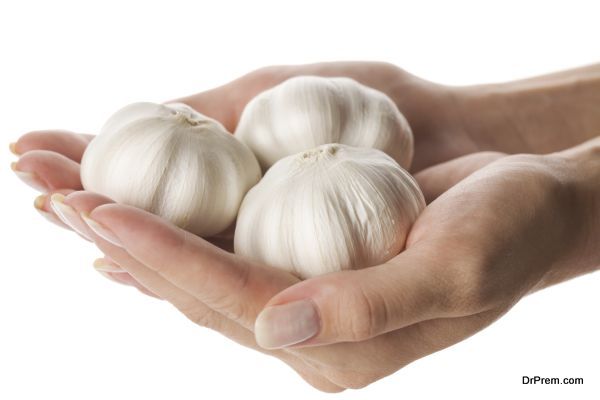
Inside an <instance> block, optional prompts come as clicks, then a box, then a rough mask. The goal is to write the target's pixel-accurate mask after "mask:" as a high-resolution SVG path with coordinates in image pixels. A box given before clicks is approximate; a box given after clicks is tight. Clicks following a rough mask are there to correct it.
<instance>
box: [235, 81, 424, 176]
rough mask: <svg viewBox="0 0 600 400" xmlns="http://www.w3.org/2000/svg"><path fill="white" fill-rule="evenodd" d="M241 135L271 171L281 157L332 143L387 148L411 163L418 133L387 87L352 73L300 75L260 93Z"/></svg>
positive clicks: (245, 114) (238, 130)
mask: <svg viewBox="0 0 600 400" xmlns="http://www.w3.org/2000/svg"><path fill="white" fill-rule="evenodd" d="M235 135H236V136H237V137H238V138H239V139H240V140H241V141H243V142H244V143H246V144H247V145H248V146H249V147H250V149H252V151H253V152H254V154H255V155H256V158H258V161H259V163H260V165H261V167H262V169H263V171H266V170H267V169H268V168H269V167H270V166H271V165H273V164H274V163H275V162H276V161H277V160H279V159H281V158H283V157H285V156H288V155H291V154H295V153H298V152H300V151H304V150H309V149H312V148H314V147H317V146H320V145H322V144H327V143H342V144H347V145H351V146H355V147H370V148H375V149H379V150H382V151H383V152H385V153H387V154H388V155H389V156H390V157H392V158H393V159H394V160H396V161H397V162H398V164H400V165H401V166H402V167H404V168H405V169H408V168H409V167H410V164H411V162H412V157H413V135H412V131H411V129H410V126H409V124H408V122H407V120H406V118H405V117H404V116H403V115H402V113H400V111H399V110H398V108H397V107H396V104H395V103H394V102H393V101H392V100H391V99H390V98H389V97H388V96H387V95H386V94H384V93H382V92H380V91H378V90H375V89H372V88H369V87H367V86H364V85H362V84H360V83H358V82H357V81H355V80H353V79H350V78H343V77H340V78H324V77H318V76H298V77H294V78H290V79H288V80H286V81H284V82H283V83H281V84H279V85H277V86H275V87H273V88H271V89H268V90H266V91H264V92H262V93H260V94H258V95H257V96H256V97H254V98H253V99H252V100H251V101H250V102H249V103H248V104H247V105H246V107H245V108H244V110H243V111H242V114H241V116H240V120H239V123H238V126H237V128H236V130H235Z"/></svg>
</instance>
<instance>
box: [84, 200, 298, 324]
mask: <svg viewBox="0 0 600 400" xmlns="http://www.w3.org/2000/svg"><path fill="white" fill-rule="evenodd" d="M86 222H87V223H88V225H89V226H91V227H92V228H93V230H94V232H95V234H97V235H99V236H101V237H103V238H104V239H105V240H107V241H109V242H111V243H113V244H114V245H116V246H119V247H122V248H124V249H126V250H127V252H128V253H129V254H131V255H132V256H133V257H134V258H135V259H137V260H138V261H139V262H140V263H141V264H143V265H144V266H145V267H146V268H148V269H150V270H151V271H153V272H155V273H157V274H159V275H160V276H162V277H163V278H164V279H165V280H166V281H168V282H170V283H172V284H173V285H175V286H177V287H178V288H181V289H183V290H184V291H186V292H187V293H189V294H191V295H193V296H195V297H196V298H198V299H199V300H200V301H202V302H203V303H205V304H206V305H207V306H209V307H210V308H212V309H214V310H216V311H217V312H219V313H221V314H223V315H224V316H226V317H228V318H230V319H232V320H234V321H236V322H238V323H239V324H240V325H242V326H244V327H246V328H248V329H251V328H253V326H254V320H255V318H256V315H257V314H258V312H259V311H260V309H261V308H262V306H263V305H264V304H265V303H266V302H267V300H268V299H269V298H270V297H272V296H273V295H274V294H275V293H277V292H278V291H280V290H282V289H283V288H285V287H287V286H290V285H291V284H293V283H296V282H298V279H297V278H295V277H294V276H292V275H291V274H288V273H287V272H284V271H281V270H275V269H270V268H262V267H259V266H256V265H254V264H250V263H248V262H246V261H245V260H243V259H241V258H239V257H237V256H235V255H233V254H230V253H227V252H225V251H223V250H221V249H219V248H217V247H215V246H213V245H212V244H210V243H208V242H207V241H205V240H203V239H201V238H199V237H197V236H194V235H192V234H190V233H189V232H186V231H184V230H182V229H180V228H177V227H176V226H174V225H173V224H171V223H169V222H167V221H165V220H163V219H161V218H159V217H158V216H156V215H153V214H150V213H148V212H145V211H143V210H140V209H136V208H134V207H130V206H125V205H118V204H105V205H102V206H99V207H97V208H95V209H94V210H93V211H92V213H91V214H90V216H89V218H87V219H86ZM132 275H134V276H135V274H133V273H132Z"/></svg>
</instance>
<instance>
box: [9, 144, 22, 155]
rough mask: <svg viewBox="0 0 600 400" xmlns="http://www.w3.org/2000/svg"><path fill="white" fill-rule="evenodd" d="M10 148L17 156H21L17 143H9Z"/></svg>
mask: <svg viewBox="0 0 600 400" xmlns="http://www.w3.org/2000/svg"><path fill="white" fill-rule="evenodd" d="M8 148H9V149H10V152H11V153H13V154H14V155H15V156H20V154H19V153H18V152H17V144H16V143H15V142H12V143H9V144H8Z"/></svg>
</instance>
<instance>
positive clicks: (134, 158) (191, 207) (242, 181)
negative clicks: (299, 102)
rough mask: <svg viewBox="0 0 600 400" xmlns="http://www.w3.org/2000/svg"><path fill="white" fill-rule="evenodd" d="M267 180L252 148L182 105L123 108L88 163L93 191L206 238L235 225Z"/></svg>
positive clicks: (91, 149) (86, 179)
mask: <svg viewBox="0 0 600 400" xmlns="http://www.w3.org/2000/svg"><path fill="white" fill-rule="evenodd" d="M260 177H261V171H260V166H259V164H258V162H257V160H256V157H254V155H253V154H252V152H251V151H250V149H249V148H248V147H247V146H246V145H245V144H243V143H242V142H240V141H239V140H238V139H236V138H235V137H234V136H233V135H231V134H230V133H228V132H227V130H226V129H225V128H224V127H223V126H222V125H221V124H220V123H219V122H217V121H216V120H213V119H211V118H209V117H206V116H205V115H202V114H200V113H199V112H197V111H195V110H194V109H192V108H191V107H189V106H187V105H185V104H180V103H173V104H167V105H161V104H154V103H134V104H131V105H129V106H126V107H124V108H122V109H121V110H119V111H117V112H116V113H115V114H114V115H112V116H111V117H110V118H109V119H108V121H107V122H106V123H105V125H104V126H103V128H102V130H101V132H100V134H99V135H98V136H97V137H96V138H94V140H92V142H91V143H90V144H89V146H88V147H87V149H86V151H85V153H84V155H83V158H82V160H81V181H82V183H83V187H84V188H85V189H86V190H90V191H93V192H97V193H100V194H102V195H105V196H108V197H110V198H112V199H113V200H115V201H116V202H119V203H123V204H129V205H133V206H136V207H139V208H143V209H145V210H147V211H150V212H152V213H155V214H158V215H160V216H162V217H164V218H166V219H168V220H170V221H171V222H173V223H174V224H176V225H178V226H180V227H182V228H184V229H186V230H188V231H190V232H192V233H195V234H197V235H199V236H205V237H207V236H213V235H215V234H218V233H220V232H222V231H224V230H225V229H227V228H228V227H229V226H230V225H232V224H233V222H234V221H235V218H236V216H237V212H238V210H239V206H240V204H241V202H242V199H243V197H244V195H245V194H246V192H247V191H248V190H249V189H250V188H251V187H252V186H253V185H254V184H256V182H258V181H259V179H260Z"/></svg>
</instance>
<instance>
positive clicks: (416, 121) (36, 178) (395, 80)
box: [11, 62, 497, 279]
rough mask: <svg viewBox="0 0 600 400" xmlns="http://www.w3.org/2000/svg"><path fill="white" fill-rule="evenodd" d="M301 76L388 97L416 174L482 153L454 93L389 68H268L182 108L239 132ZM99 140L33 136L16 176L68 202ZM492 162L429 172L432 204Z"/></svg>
mask: <svg viewBox="0 0 600 400" xmlns="http://www.w3.org/2000/svg"><path fill="white" fill-rule="evenodd" d="M297 75H319V76H348V77H351V78H354V79H356V80H357V81H360V82H362V83H363V84H366V85H368V86H371V87H374V88H376V89H379V90H381V91H383V92H385V93H387V94H388V95H389V96H390V97H391V98H392V99H393V100H394V101H395V102H396V103H397V104H398V106H399V107H400V109H401V110H402V112H403V113H404V114H405V116H406V117H407V119H408V121H409V123H410V124H411V126H412V129H413V132H414V136H415V146H416V156H415V159H414V163H413V167H414V169H415V170H419V169H423V168H424V167H427V166H430V165H431V164H433V163H437V162H441V161H446V160H447V159H449V158H451V157H452V156H454V155H457V154H458V153H457V152H456V151H457V150H458V149H459V148H464V149H467V150H465V152H470V151H474V150H475V149H476V146H475V144H473V143H471V142H470V139H468V138H466V136H464V135H460V132H461V129H460V126H459V124H458V121H459V118H457V117H456V115H457V113H456V110H454V104H455V103H454V102H453V99H452V96H451V95H450V94H449V89H448V88H446V87H443V86H441V85H436V84H433V83H430V82H426V81H423V80H421V79H418V78H416V77H414V76H412V75H410V74H408V73H406V72H405V71H402V70H401V69H399V68H397V67H395V66H393V65H391V64H386V63H378V62H331V63H319V64H307V65H297V66H273V67H266V68H261V69H259V70H256V71H253V72H251V73H249V74H247V75H244V76H242V77H240V78H238V79H236V80H234V81H232V82H230V83H227V84H226V85H223V86H220V87H217V88H215V89H212V90H208V91H206V92H202V93H199V94H196V95H193V96H189V97H185V98H182V99H177V100H176V101H180V102H184V103H187V104H189V105H190V106H192V107H194V108H195V109H197V110H198V111H200V112H202V113H204V114H206V115H208V116H210V117H213V118H215V119H217V120H219V121H220V122H222V123H223V124H224V125H225V127H226V128H227V129H228V130H230V131H232V132H233V131H234V130H235V126H236V125H237V121H238V119H239V116H240V114H241V112H242V110H243V108H244V106H245V105H246V103H247V102H248V101H249V100H250V99H252V98H253V97H254V96H255V95H256V94H258V93H259V92H261V91H263V90H265V89H268V88H270V87H272V86H274V85H276V84H278V83H280V82H282V81H284V80H285V79H288V78H290V77H292V76H297ZM442 131H443V133H444V134H442V133H441V132H442ZM453 132H456V135H452V133H453ZM92 138H93V136H92V135H81V134H75V133H72V132H67V131H36V132H30V133H28V134H26V135H24V136H22V137H21V138H20V139H19V140H18V141H17V142H16V143H13V144H11V150H12V151H13V152H14V153H15V154H17V155H19V156H20V159H19V161H18V162H17V163H16V164H14V165H13V169H15V172H17V174H18V175H19V177H21V178H22V179H23V180H24V181H25V182H26V183H28V184H29V185H30V186H32V187H33V188H35V189H37V190H39V191H41V192H59V193H63V194H68V193H69V192H70V191H72V190H80V189H81V188H82V186H81V181H80V176H79V162H80V161H81V157H82V154H83V152H84V150H85V147H86V146H87V144H88V143H89V141H90V140H91V139H92ZM461 151H463V150H461ZM491 157H492V158H496V157H497V155H494V154H491ZM489 160H490V158H489V156H483V157H482V155H479V156H476V157H473V158H472V159H470V161H466V160H463V161H461V162H460V165H461V167H459V168H453V167H454V166H455V163H450V164H444V165H440V166H437V167H434V168H433V170H431V169H430V170H428V171H424V172H423V174H422V178H423V182H425V184H424V186H423V191H424V193H425V196H426V198H427V199H429V200H432V199H433V198H435V197H436V196H437V195H439V194H440V193H441V192H442V191H443V190H444V189H445V188H447V187H450V186H451V185H452V184H454V183H456V182H457V181H458V180H460V179H462V177H464V176H465V175H466V174H467V173H468V172H469V171H471V170H473V169H474V168H475V165H474V164H479V165H482V164H484V163H485V162H489ZM429 177H433V179H430V178H429ZM48 198H49V197H48V196H46V195H42V196H40V197H38V198H37V199H36V200H35V203H34V204H35V207H36V209H37V210H38V211H39V212H40V213H42V215H43V216H44V217H46V218H47V219H49V220H50V221H52V222H54V223H56V224H58V225H61V226H64V224H62V222H61V221H60V220H59V219H57V218H56V216H55V215H54V213H53V211H52V209H51V208H50V203H49V200H48ZM213 241H214V242H218V244H219V245H220V246H221V247H223V248H225V249H228V250H231V248H232V243H231V241H227V240H223V239H215V240H213ZM109 276H110V275H109ZM120 277H121V278H122V277H124V275H121V276H120ZM128 279H129V278H128Z"/></svg>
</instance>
